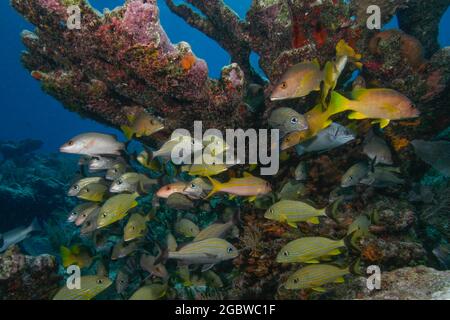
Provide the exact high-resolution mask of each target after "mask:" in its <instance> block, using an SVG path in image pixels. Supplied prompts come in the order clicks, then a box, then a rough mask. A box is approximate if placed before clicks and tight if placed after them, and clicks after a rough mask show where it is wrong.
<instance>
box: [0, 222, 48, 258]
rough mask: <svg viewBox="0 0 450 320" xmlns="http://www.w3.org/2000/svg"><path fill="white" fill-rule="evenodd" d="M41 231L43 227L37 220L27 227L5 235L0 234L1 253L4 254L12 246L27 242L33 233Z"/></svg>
mask: <svg viewBox="0 0 450 320" xmlns="http://www.w3.org/2000/svg"><path fill="white" fill-rule="evenodd" d="M39 230H41V227H40V226H39V223H38V221H37V219H36V218H35V219H34V220H33V222H32V223H31V224H30V225H29V226H27V227H18V228H15V229H13V230H11V231H8V232H6V233H4V234H0V246H1V247H0V252H4V251H5V250H6V249H8V248H9V247H10V246H12V245H15V244H17V243H19V242H21V241H23V240H25V239H26V238H28V237H29V235H30V233H32V232H33V231H39Z"/></svg>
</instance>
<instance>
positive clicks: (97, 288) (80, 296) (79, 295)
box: [53, 275, 112, 300]
mask: <svg viewBox="0 0 450 320" xmlns="http://www.w3.org/2000/svg"><path fill="white" fill-rule="evenodd" d="M80 283H81V288H80V289H69V288H68V287H67V286H66V285H64V286H63V287H62V288H61V289H60V290H59V291H58V293H57V294H56V295H55V296H54V297H53V300H91V299H92V298H94V297H95V296H97V295H98V294H100V293H101V292H103V291H104V290H106V289H107V288H109V286H110V285H111V284H112V281H111V280H110V279H109V278H107V277H102V276H97V275H95V276H82V277H81V278H80Z"/></svg>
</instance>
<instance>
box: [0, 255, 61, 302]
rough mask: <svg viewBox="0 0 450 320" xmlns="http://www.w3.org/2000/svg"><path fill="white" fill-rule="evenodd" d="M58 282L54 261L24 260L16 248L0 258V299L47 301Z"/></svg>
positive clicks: (25, 258) (31, 258)
mask: <svg viewBox="0 0 450 320" xmlns="http://www.w3.org/2000/svg"><path fill="white" fill-rule="evenodd" d="M59 281H60V276H59V275H58V264H57V262H56V259H55V257H52V256H50V255H41V256H34V257H32V256H27V255H24V254H22V253H21V252H20V250H19V249H18V247H15V246H14V247H11V248H10V249H9V250H8V251H6V252H5V253H3V254H1V255H0V298H1V299H3V300H42V299H50V298H51V297H52V295H53V294H54V291H55V290H56V289H57V288H58V285H59Z"/></svg>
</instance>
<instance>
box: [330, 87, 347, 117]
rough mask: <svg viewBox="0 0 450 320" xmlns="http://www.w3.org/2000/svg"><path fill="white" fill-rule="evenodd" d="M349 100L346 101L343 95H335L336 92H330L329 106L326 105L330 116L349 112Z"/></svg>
mask: <svg viewBox="0 0 450 320" xmlns="http://www.w3.org/2000/svg"><path fill="white" fill-rule="evenodd" d="M350 104H351V100H350V99H347V98H346V97H344V96H343V95H341V94H339V93H337V92H336V91H332V92H331V99H330V104H329V105H328V110H327V111H328V112H329V113H330V116H332V115H335V114H337V113H341V112H344V111H347V110H350Z"/></svg>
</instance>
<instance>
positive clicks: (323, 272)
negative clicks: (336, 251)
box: [284, 264, 351, 292]
mask: <svg viewBox="0 0 450 320" xmlns="http://www.w3.org/2000/svg"><path fill="white" fill-rule="evenodd" d="M350 273H351V272H350V268H349V267H347V268H343V269H341V268H339V267H337V266H333V265H328V264H315V265H310V266H306V267H304V268H302V269H300V270H298V271H297V272H294V273H293V274H292V275H291V276H289V278H288V279H287V281H286V282H285V283H284V287H285V288H286V289H288V290H298V289H312V290H314V291H318V292H325V289H324V288H323V287H322V286H324V285H326V284H328V283H343V282H344V281H345V279H344V276H345V275H348V274H350Z"/></svg>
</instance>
